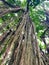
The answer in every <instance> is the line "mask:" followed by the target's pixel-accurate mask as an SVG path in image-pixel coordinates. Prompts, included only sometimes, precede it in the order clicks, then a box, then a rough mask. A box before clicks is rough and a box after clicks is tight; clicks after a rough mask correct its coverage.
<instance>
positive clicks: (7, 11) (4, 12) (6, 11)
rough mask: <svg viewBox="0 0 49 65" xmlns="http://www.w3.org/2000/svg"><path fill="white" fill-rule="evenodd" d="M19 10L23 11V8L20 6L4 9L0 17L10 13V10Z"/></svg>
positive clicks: (14, 11) (13, 11)
mask: <svg viewBox="0 0 49 65" xmlns="http://www.w3.org/2000/svg"><path fill="white" fill-rule="evenodd" d="M20 10H21V11H22V12H25V10H24V9H22V8H10V9H6V10H4V11H3V12H2V13H0V17H2V16H4V15H5V14H7V13H10V12H12V13H16V12H19V11H20Z"/></svg>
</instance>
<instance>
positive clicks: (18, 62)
mask: <svg viewBox="0 0 49 65" xmlns="http://www.w3.org/2000/svg"><path fill="white" fill-rule="evenodd" d="M7 41H9V42H7ZM6 42H7V43H8V46H7V47H6V48H7V49H6V50H5V51H4V53H3V55H4V56H5V57H4V58H1V60H0V65H7V64H8V65H47V63H45V60H44V58H43V57H42V55H41V53H40V50H39V46H38V42H37V39H36V35H35V28H34V24H33V22H32V21H31V19H30V17H29V15H28V13H27V14H25V15H24V17H23V19H22V22H21V23H20V24H19V27H18V29H17V30H16V31H15V34H14V35H12V32H11V34H10V35H9V36H8V38H7V40H5V41H4V43H3V44H4V46H5V43H6ZM9 45H10V46H9ZM5 54H6V55H5Z"/></svg>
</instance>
